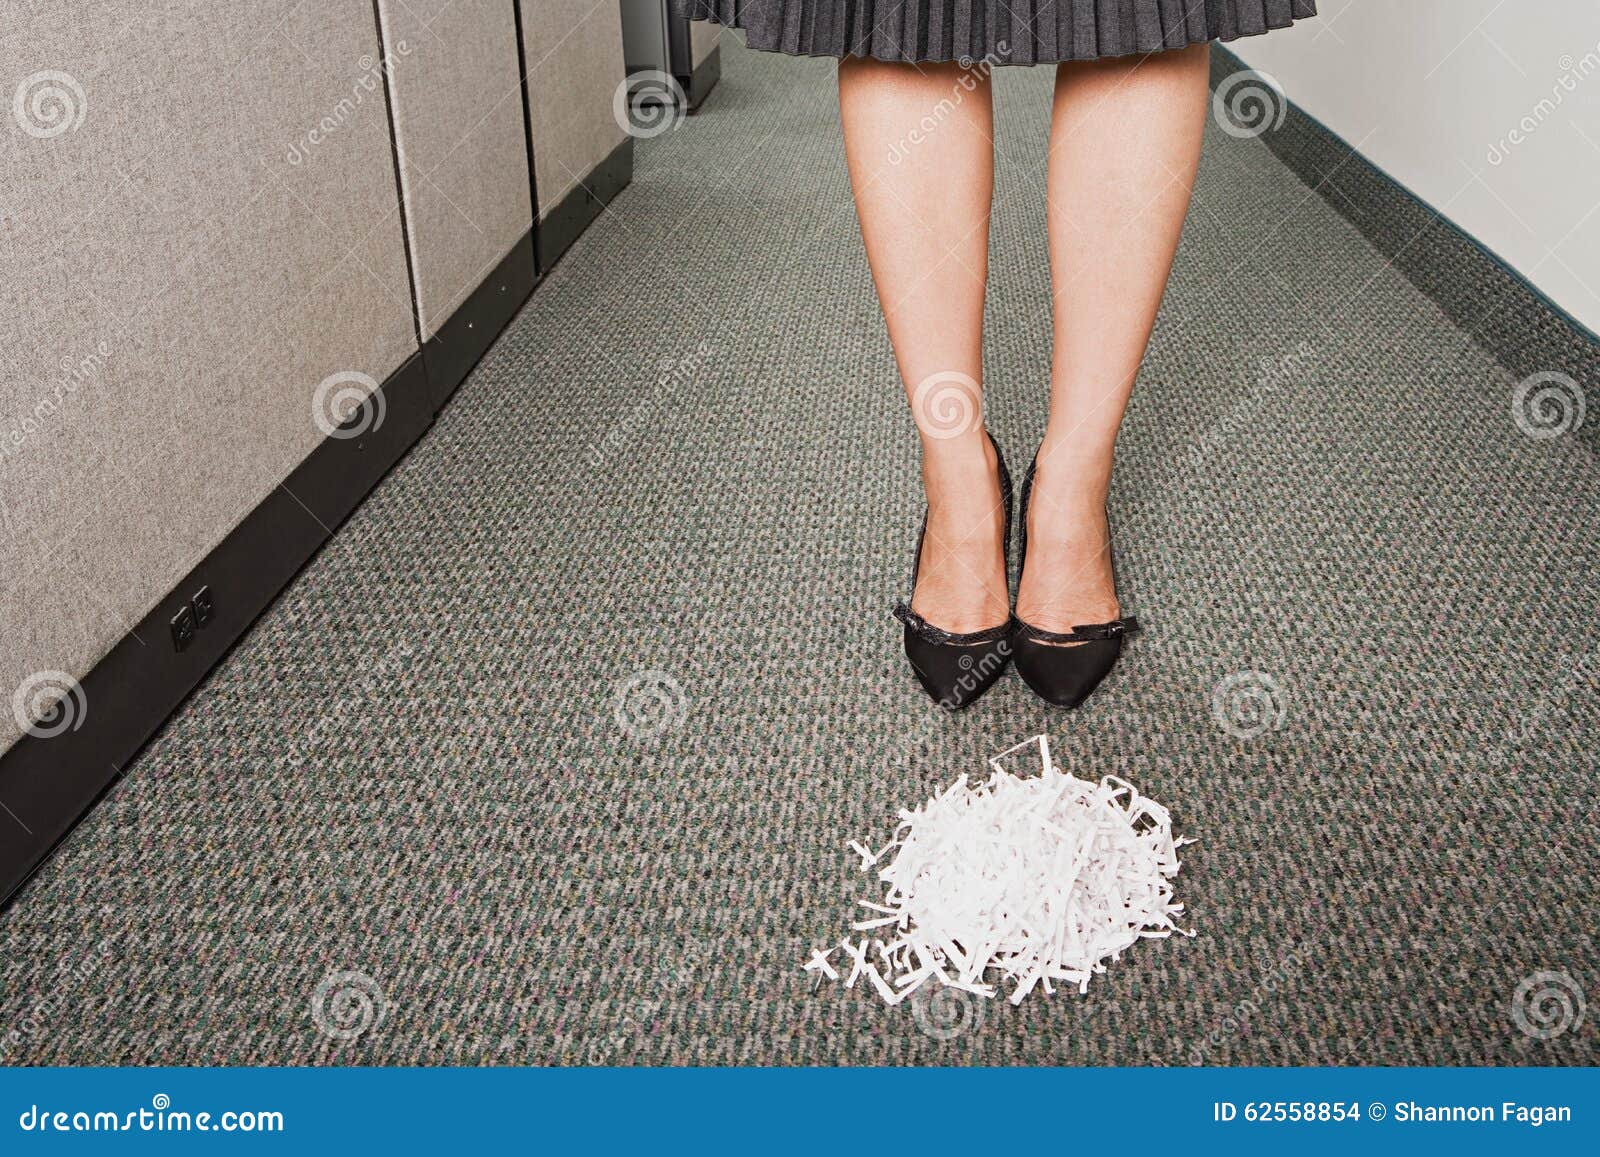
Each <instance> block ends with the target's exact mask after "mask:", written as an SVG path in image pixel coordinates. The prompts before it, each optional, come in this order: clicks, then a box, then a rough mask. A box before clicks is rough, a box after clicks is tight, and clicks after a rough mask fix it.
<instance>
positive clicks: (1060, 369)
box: [1017, 45, 1209, 631]
mask: <svg viewBox="0 0 1600 1157" xmlns="http://www.w3.org/2000/svg"><path fill="white" fill-rule="evenodd" d="M1208 59H1209V51H1208V49H1207V47H1206V46H1205V45H1198V46H1195V47H1193V48H1187V49H1183V50H1180V51H1174V52H1162V53H1158V54H1156V55H1154V56H1149V57H1144V58H1138V57H1130V58H1127V59H1125V60H1122V59H1118V60H1105V61H1095V62H1086V63H1074V64H1063V65H1061V66H1059V67H1058V68H1057V70H1056V91H1055V108H1054V113H1053V116H1052V120H1051V128H1050V138H1051V140H1050V165H1049V173H1048V178H1047V188H1048V192H1047V198H1048V206H1049V229H1050V265H1051V278H1052V282H1053V289H1054V293H1053V298H1054V307H1055V355H1054V359H1053V364H1052V366H1051V391H1050V420H1049V424H1048V426H1047V427H1046V430H1045V436H1044V443H1043V445H1042V446H1041V447H1040V450H1039V466H1038V472H1037V474H1036V476H1035V479H1034V490H1033V500H1032V504H1031V508H1030V510H1029V517H1028V558H1027V569H1026V573H1024V575H1023V576H1022V581H1021V585H1020V587H1019V589H1018V592H1017V614H1018V616H1019V617H1020V618H1022V619H1023V620H1024V621H1026V622H1029V623H1032V624H1034V625H1035V626H1039V627H1044V628H1045V629H1047V630H1056V631H1065V630H1068V629H1070V628H1072V627H1074V626H1079V625H1084V624H1089V623H1103V622H1107V621H1109V620H1111V619H1114V618H1117V617H1118V616H1119V614H1120V608H1119V606H1118V604H1117V596H1116V591H1115V589H1114V587H1113V584H1112V575H1111V559H1110V551H1109V549H1108V548H1109V543H1108V540H1107V527H1106V521H1105V502H1106V494H1107V491H1108V490H1109V488H1110V485H1111V466H1112V454H1113V451H1114V450H1115V447H1116V441H1117V430H1118V428H1119V427H1120V426H1121V424H1122V413H1123V410H1124V409H1126V407H1127V404H1128V395H1129V394H1130V393H1131V391H1132V389H1133V382H1134V377H1135V376H1136V375H1137V373H1138V371H1139V363H1140V361H1142V360H1143V358H1144V353H1145V347H1146V345H1147V344H1148V342H1149V340H1150V331H1151V328H1152V327H1153V326H1154V324H1155V318H1156V309H1157V307H1158V306H1159V305H1160V303H1161V295H1162V293H1163V291H1164V290H1165V288H1166V284H1167V276H1168V274H1169V273H1170V272H1171V270H1172V258H1173V254H1174V253H1175V252H1176V250H1177V246H1178V236H1179V233H1180V232H1181V231H1182V228H1183V219H1184V216H1185V214H1186V213H1187V212H1188V208H1189V198H1190V194H1191V192H1192V190H1193V187H1194V175H1195V170H1196V169H1197V168H1198V166H1199V161H1200V145H1201V141H1202V139H1203V137H1204V135H1205V119H1206V80H1207V61H1208Z"/></svg>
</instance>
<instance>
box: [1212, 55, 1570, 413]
mask: <svg viewBox="0 0 1600 1157" xmlns="http://www.w3.org/2000/svg"><path fill="white" fill-rule="evenodd" d="M1211 61H1212V63H1211V81H1212V85H1213V87H1215V86H1216V85H1217V84H1219V83H1221V82H1222V81H1224V80H1226V79H1227V78H1228V77H1229V76H1231V75H1232V74H1234V73H1236V72H1243V71H1249V68H1250V66H1249V65H1248V64H1246V63H1245V62H1244V61H1242V60H1241V59H1240V58H1239V57H1238V56H1236V55H1235V54H1234V53H1233V52H1231V51H1229V50H1228V49H1225V48H1222V47H1221V46H1220V45H1218V46H1216V50H1215V51H1214V52H1213V53H1212V58H1211ZM1259 139H1260V140H1261V141H1262V143H1264V144H1265V145H1266V146H1267V147H1268V148H1269V149H1271V150H1272V151H1273V153H1274V154H1276V155H1277V157H1278V159H1279V160H1281V161H1282V162H1283V163H1284V164H1285V165H1287V166H1288V167H1289V169H1290V170H1291V171H1293V172H1294V174H1295V175H1296V176H1298V177H1299V178H1300V179H1301V180H1302V181H1304V182H1305V184H1306V185H1307V187H1308V188H1310V189H1311V190H1312V191H1314V192H1315V193H1317V194H1318V195H1319V196H1321V197H1322V198H1323V200H1325V201H1326V202H1327V203H1328V204H1329V205H1331V206H1332V207H1333V208H1334V210H1335V211H1337V212H1338V213H1339V214H1340V215H1341V216H1343V217H1344V218H1345V219H1346V220H1348V221H1349V222H1350V223H1351V224H1352V225H1354V226H1355V227H1356V228H1357V229H1359V230H1360V231H1361V233H1362V235H1363V236H1364V237H1366V239H1367V240H1368V241H1369V242H1370V243H1371V244H1372V246H1373V248H1375V249H1377V250H1378V252H1379V253H1382V254H1383V255H1384V257H1385V258H1387V259H1388V260H1389V261H1390V262H1391V263H1392V264H1393V266H1394V268H1395V269H1397V270H1398V271H1399V272H1400V273H1402V274H1403V275H1404V276H1405V277H1406V279H1407V280H1409V281H1410V282H1411V283H1412V284H1413V285H1415V286H1416V287H1417V288H1418V289H1419V290H1421V291H1422V292H1423V293H1424V294H1426V295H1427V296H1428V297H1429V298H1430V299H1431V300H1432V301H1433V302H1434V303H1435V304H1437V305H1438V306H1439V308H1440V309H1441V310H1442V311H1443V312H1444V313H1445V315H1446V316H1447V317H1449V318H1450V320H1451V321H1453V322H1454V323H1455V324H1456V325H1457V326H1458V327H1459V328H1460V329H1461V330H1463V331H1464V332H1465V333H1466V334H1467V335H1468V336H1470V337H1471V338H1472V339H1473V340H1474V341H1475V342H1477V343H1478V345H1480V346H1481V347H1483V349H1485V350H1486V351H1488V353H1489V354H1490V355H1491V356H1492V357H1494V358H1495V360H1497V361H1498V362H1500V364H1501V365H1502V366H1504V367H1505V368H1506V369H1507V370H1508V371H1509V372H1510V373H1511V374H1512V375H1513V376H1515V377H1518V378H1526V377H1528V376H1530V375H1532V374H1537V373H1545V372H1551V371H1553V372H1557V373H1563V374H1566V375H1568V376H1569V377H1571V378H1573V379H1574V380H1575V381H1577V382H1578V383H1579V385H1580V388H1584V389H1586V390H1587V392H1588V394H1589V396H1590V400H1591V401H1592V402H1593V405H1591V406H1590V407H1589V412H1590V413H1591V414H1593V413H1595V412H1596V411H1597V410H1600V394H1597V393H1596V390H1597V389H1600V337H1597V336H1596V335H1595V334H1594V333H1593V332H1591V331H1590V330H1589V329H1588V328H1586V327H1585V326H1584V325H1583V324H1582V323H1581V322H1579V321H1578V320H1577V319H1576V318H1574V317H1572V315H1571V314H1569V313H1567V312H1566V311H1565V310H1564V309H1562V308H1561V307H1560V306H1559V305H1557V304H1556V303H1555V302H1553V301H1551V300H1550V299H1549V298H1548V297H1547V296H1545V294H1544V293H1542V292H1541V291H1540V290H1539V289H1538V288H1537V287H1536V286H1534V285H1533V284H1532V283H1531V282H1529V281H1528V279H1527V278H1525V277H1524V276H1523V275H1522V274H1520V273H1518V272H1517V271H1516V270H1514V269H1512V268H1511V267H1510V266H1509V265H1507V264H1506V263H1505V262H1504V261H1502V260H1501V259H1500V258H1499V257H1497V256H1496V255H1495V254H1494V253H1493V252H1491V251H1490V250H1489V249H1488V248H1486V247H1485V246H1484V245H1483V244H1482V243H1481V242H1479V241H1478V240H1477V239H1476V238H1474V237H1472V236H1471V235H1470V234H1468V233H1466V232H1464V231H1463V230H1462V229H1461V228H1460V227H1459V226H1457V225H1456V224H1455V223H1454V222H1452V221H1450V220H1449V219H1448V218H1446V217H1444V216H1442V215H1441V214H1440V213H1438V212H1437V211H1436V210H1435V209H1433V207H1432V206H1430V205H1429V204H1428V203H1427V202H1425V201H1423V200H1422V199H1421V198H1420V197H1418V196H1417V195H1416V194H1415V193H1413V192H1411V190H1410V189H1408V188H1406V187H1405V186H1404V185H1402V184H1401V183H1400V182H1399V181H1397V180H1395V178H1394V177H1392V176H1390V175H1389V174H1388V173H1386V172H1385V171H1384V170H1383V169H1381V168H1379V167H1378V166H1377V165H1375V164H1373V162H1371V161H1370V160H1368V159H1367V158H1366V157H1365V156H1363V155H1362V154H1361V153H1359V152H1357V151H1356V150H1355V149H1354V148H1352V147H1351V145H1350V144H1349V143H1348V142H1347V141H1345V140H1344V139H1343V138H1342V137H1340V136H1339V135H1338V134H1337V133H1335V132H1334V131H1333V130H1332V129H1330V128H1329V127H1328V126H1327V125H1325V124H1323V123H1322V122H1321V121H1319V120H1317V118H1316V117H1314V116H1312V115H1311V114H1309V113H1307V112H1306V111H1305V110H1304V109H1302V108H1300V107H1299V106H1298V105H1296V104H1294V103H1293V102H1292V101H1291V102H1289V106H1288V110H1287V112H1286V114H1285V116H1284V118H1283V123H1282V124H1281V125H1279V126H1278V127H1277V128H1275V129H1270V130H1268V131H1266V132H1263V133H1262V134H1261V136H1260V138H1259ZM1578 433H1579V435H1580V436H1581V437H1584V438H1586V439H1594V440H1597V441H1600V422H1594V421H1589V422H1586V423H1585V424H1584V426H1583V427H1581V428H1580V429H1579V431H1578Z"/></svg>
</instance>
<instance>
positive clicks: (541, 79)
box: [518, 0, 627, 219]
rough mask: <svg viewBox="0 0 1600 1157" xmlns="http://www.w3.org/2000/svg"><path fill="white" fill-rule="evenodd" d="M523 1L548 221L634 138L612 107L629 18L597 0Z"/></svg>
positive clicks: (536, 150) (532, 116)
mask: <svg viewBox="0 0 1600 1157" xmlns="http://www.w3.org/2000/svg"><path fill="white" fill-rule="evenodd" d="M518 2H519V3H520V4H521V8H522V35H523V41H524V44H523V48H524V52H525V55H526V60H527V70H528V115H529V120H530V122H531V124H530V129H531V132H532V134H533V159H534V180H535V183H536V184H537V185H538V193H539V216H540V218H541V219H542V218H544V217H545V216H546V215H548V214H549V213H550V211H551V210H552V209H554V208H555V207H556V206H557V205H559V204H560V203H561V201H562V199H563V198H564V197H566V196H567V195H568V194H569V193H571V192H572V191H573V190H574V189H575V188H577V187H578V185H579V182H581V181H582V180H583V179H584V178H585V177H586V176H587V175H588V174H589V173H590V172H591V171H592V170H593V169H594V168H595V167H596V166H597V165H599V164H600V163H601V162H602V161H604V160H606V158H608V157H609V156H610V155H611V154H612V153H613V152H614V151H615V150H616V149H617V147H618V146H619V145H621V144H622V143H623V141H624V140H625V139H626V138H627V133H626V132H625V131H624V130H623V128H622V126H621V124H619V123H618V120H617V117H616V114H615V112H614V111H613V102H614V100H615V98H616V95H617V90H618V88H619V86H621V85H622V84H624V83H625V79H626V76H625V72H624V68H623V63H622V16H621V9H620V8H619V6H618V5H616V4H595V3H593V2H592V0H533V2H530V0H518Z"/></svg>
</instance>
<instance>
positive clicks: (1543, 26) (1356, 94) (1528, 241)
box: [1230, 0, 1600, 331]
mask: <svg viewBox="0 0 1600 1157" xmlns="http://www.w3.org/2000/svg"><path fill="white" fill-rule="evenodd" d="M1318 8H1319V9H1320V11H1321V15H1320V16H1319V17H1318V18H1317V19H1315V20H1307V21H1304V22H1302V23H1300V24H1297V25H1296V26H1295V27H1294V28H1293V29H1289V30H1285V31H1282V32H1275V33H1272V34H1271V35H1268V36H1261V37H1252V38H1248V39H1244V40H1238V41H1235V42H1234V43H1233V44H1232V45H1231V46H1230V47H1232V48H1233V49H1234V50H1235V51H1236V52H1238V54H1239V55H1240V56H1241V57H1242V58H1243V59H1244V60H1246V61H1247V62H1248V63H1249V64H1250V65H1251V67H1253V68H1258V69H1261V70H1262V71H1265V72H1267V73H1270V74H1271V75H1272V76H1273V77H1275V78H1276V79H1277V80H1278V81H1279V82H1280V83H1281V84H1282V85H1283V87H1284V89H1285V90H1286V91H1287V92H1288V94H1289V96H1290V97H1291V98H1292V99H1293V100H1294V101H1295V102H1296V103H1298V104H1299V105H1300V107H1302V108H1303V109H1305V110H1306V111H1307V112H1309V113H1311V114H1312V115H1313V116H1315V117H1317V119H1319V120H1321V121H1322V122H1323V123H1324V124H1326V125H1327V126H1328V127H1329V128H1331V129H1333V131H1334V132H1336V133H1338V134H1339V135H1340V136H1342V137H1343V138H1344V139H1345V140H1346V141H1348V142H1349V143H1350V144H1352V145H1354V146H1356V147H1357V148H1359V149H1360V151H1361V152H1362V153H1364V154H1365V155H1366V156H1367V157H1369V158H1371V159H1372V160H1373V161H1374V162H1376V163H1377V164H1378V165H1380V166H1381V167H1382V168H1383V169H1384V170H1385V171H1387V172H1388V173H1389V174H1390V175H1391V176H1393V177H1394V178H1395V179H1396V180H1398V181H1400V182H1401V183H1402V184H1404V185H1405V186H1406V187H1408V188H1409V189H1410V190H1411V191H1412V192H1414V193H1416V194H1417V195H1418V196H1420V197H1421V198H1422V199H1423V200H1424V201H1426V202H1427V203H1428V204H1429V205H1431V206H1433V208H1434V209H1436V210H1438V211H1439V212H1440V213H1442V214H1444V215H1445V216H1446V217H1448V218H1450V219H1451V220H1452V221H1454V222H1455V223H1456V224H1457V225H1460V226H1461V227H1462V228H1463V229H1465V230H1466V231H1467V232H1468V233H1470V234H1472V235H1473V236H1474V237H1476V238H1477V239H1478V240H1479V241H1481V242H1482V243H1483V244H1484V245H1486V246H1488V247H1489V248H1490V249H1491V250H1493V251H1494V252H1495V253H1496V254H1498V255H1499V256H1500V257H1501V258H1503V259H1504V260H1505V261H1506V262H1508V263H1509V264H1510V265H1511V266H1512V267H1513V268H1515V269H1517V270H1518V271H1519V272H1521V273H1522V274H1523V276H1525V277H1527V278H1528V280H1530V281H1532V282H1533V283H1534V284H1535V285H1537V286H1538V287H1539V288H1540V289H1542V290H1543V291H1544V292H1545V293H1547V294H1549V295H1550V297H1552V298H1553V299H1554V300H1555V301H1556V302H1557V303H1558V304H1560V305H1561V306H1562V307H1563V308H1565V309H1566V310H1567V311H1568V312H1570V313H1571V314H1573V315H1574V316H1576V317H1577V318H1578V319H1579V320H1580V321H1582V322H1583V323H1584V324H1585V325H1587V326H1588V327H1589V328H1590V329H1592V330H1596V331H1600V4H1597V3H1596V0H1321V2H1320V3H1319V4H1318ZM1334 179H1335V181H1337V177H1335V178H1334Z"/></svg>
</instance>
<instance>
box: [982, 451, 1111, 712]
mask: <svg viewBox="0 0 1600 1157" xmlns="http://www.w3.org/2000/svg"><path fill="white" fill-rule="evenodd" d="M1038 464H1039V459H1038V457H1037V456H1035V458H1034V460H1033V461H1032V462H1030V463H1029V464H1028V474H1027V476H1026V477H1025V478H1023V480H1022V509H1021V510H1020V511H1019V512H1018V514H1017V518H1018V520H1019V521H1020V522H1021V523H1022V528H1021V530H1020V531H1019V532H1018V534H1019V538H1020V545H1019V546H1018V548H1017V556H1018V561H1017V575H1018V579H1017V581H1018V582H1019V583H1020V582H1021V581H1022V580H1021V575H1022V568H1023V566H1024V565H1025V564H1026V563H1027V561H1028V500H1029V499H1030V498H1032V497H1033V471H1034V467H1036V466H1037V465H1038ZM1013 617H1015V616H1013ZM1016 623H1017V630H1016V635H1015V636H1014V640H1013V643H1012V651H1013V656H1014V658H1015V659H1016V663H1017V674H1019V675H1021V676H1022V681H1023V682H1024V683H1026V684H1027V685H1028V686H1029V687H1031V688H1033V693H1034V694H1035V695H1037V696H1039V698H1041V699H1043V700H1044V701H1045V702H1046V703H1053V704H1055V705H1056V706H1057V707H1077V706H1078V705H1080V704H1081V703H1082V702H1083V701H1084V700H1085V699H1087V698H1088V697H1089V696H1090V695H1091V694H1093V692H1094V689H1095V688H1096V687H1098V686H1100V681H1101V680H1102V679H1104V678H1105V677H1106V676H1107V675H1109V674H1111V668H1113V667H1115V666H1116V665H1117V660H1118V659H1119V658H1120V657H1121V656H1122V641H1123V640H1124V639H1125V638H1127V637H1128V636H1129V635H1131V634H1133V633H1134V632H1135V631H1137V630H1138V629H1139V620H1138V619H1136V618H1134V617H1133V616H1132V615H1125V616H1123V617H1122V618H1120V619H1112V620H1111V621H1110V622H1109V623H1091V624H1088V625H1086V626H1081V627H1073V628H1072V630H1070V631H1047V630H1045V629H1044V628H1043V627H1036V626H1034V625H1033V624H1032V623H1025V622H1023V621H1022V620H1021V619H1017V620H1016Z"/></svg>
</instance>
